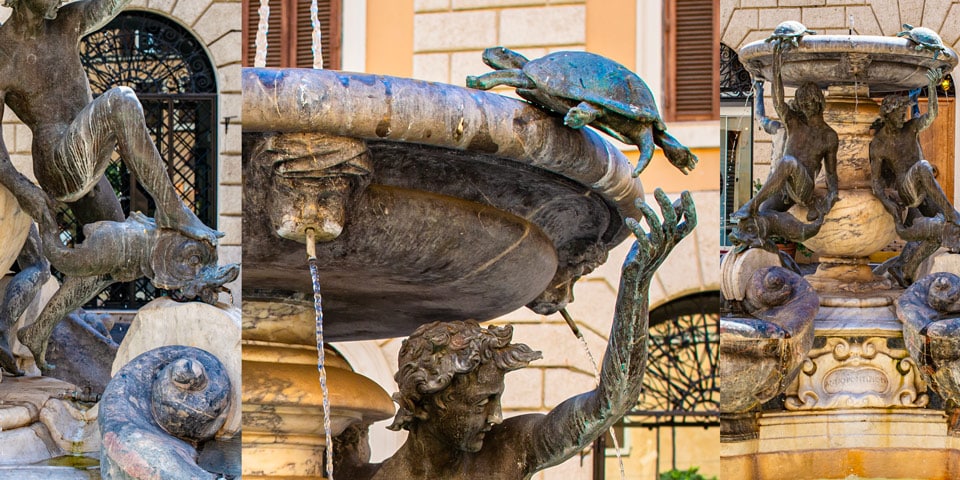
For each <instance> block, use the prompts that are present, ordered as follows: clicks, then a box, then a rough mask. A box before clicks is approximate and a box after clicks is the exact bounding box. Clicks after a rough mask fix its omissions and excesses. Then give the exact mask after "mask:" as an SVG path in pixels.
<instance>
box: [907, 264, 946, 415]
mask: <svg viewBox="0 0 960 480" xmlns="http://www.w3.org/2000/svg"><path fill="white" fill-rule="evenodd" d="M937 284H939V285H937ZM944 287H947V289H948V290H949V291H946V292H945V293H947V295H946V296H950V294H955V293H956V290H957V289H958V288H960V277H958V276H957V275H954V274H952V273H948V272H936V273H931V274H929V275H927V276H925V277H922V278H920V279H919V280H917V281H916V282H915V283H914V284H913V285H911V286H910V288H908V289H907V290H906V291H905V292H904V293H903V295H901V296H900V298H899V299H898V300H897V302H896V307H897V318H899V319H900V321H901V322H902V323H903V339H904V343H905V345H906V348H907V350H908V351H909V352H910V356H911V357H912V358H913V359H914V360H915V361H916V362H917V363H918V364H919V365H920V368H919V369H918V371H919V372H920V373H921V374H922V375H923V377H924V379H925V380H927V382H928V383H929V384H930V385H931V386H933V388H934V389H936V390H937V393H939V394H940V395H941V396H942V397H945V398H946V399H947V400H949V401H950V402H953V403H960V334H958V332H960V318H957V313H956V312H948V311H941V310H938V308H937V306H935V305H933V302H931V299H932V298H933V297H934V296H935V294H934V293H933V291H934V290H937V289H944ZM951 300H955V299H952V298H951ZM952 309H956V305H953V307H952Z"/></svg>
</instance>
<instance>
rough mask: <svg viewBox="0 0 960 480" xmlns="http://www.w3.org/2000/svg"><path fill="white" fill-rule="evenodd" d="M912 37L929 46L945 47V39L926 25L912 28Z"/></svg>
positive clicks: (915, 40)
mask: <svg viewBox="0 0 960 480" xmlns="http://www.w3.org/2000/svg"><path fill="white" fill-rule="evenodd" d="M910 39H911V40H913V41H914V42H917V43H919V44H921V45H925V46H927V47H934V48H936V47H940V48H942V47H943V40H941V39H940V35H937V32H934V31H933V30H930V29H929V28H925V27H916V28H913V29H911V30H910Z"/></svg>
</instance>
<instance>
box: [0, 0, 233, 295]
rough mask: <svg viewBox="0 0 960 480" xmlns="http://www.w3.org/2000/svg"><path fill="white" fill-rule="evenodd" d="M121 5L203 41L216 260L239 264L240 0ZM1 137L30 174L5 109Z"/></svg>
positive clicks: (20, 131) (20, 136)
mask: <svg viewBox="0 0 960 480" xmlns="http://www.w3.org/2000/svg"><path fill="white" fill-rule="evenodd" d="M127 9H128V10H145V11H150V12H154V13H158V14H161V15H163V16H166V17H168V18H172V19H174V20H176V21H177V22H178V23H180V25H182V26H183V27H185V28H186V29H187V30H188V31H189V32H190V33H191V34H193V35H194V36H195V37H197V38H198V39H199V40H200V41H201V42H202V43H203V45H204V46H205V48H206V50H207V54H208V55H209V56H210V59H211V63H212V64H213V65H214V67H215V68H216V69H217V71H218V72H217V91H218V92H219V93H220V95H219V103H218V105H217V109H218V115H217V116H218V121H217V123H218V129H219V130H218V133H217V137H218V145H217V152H218V153H219V164H218V165H217V174H218V179H217V184H218V190H217V209H218V217H219V218H218V225H217V228H219V229H220V230H221V231H223V232H224V233H226V236H225V237H224V238H222V239H221V240H220V249H219V254H220V263H235V262H240V252H241V249H240V230H241V228H240V218H241V217H240V216H241V214H242V209H241V205H240V198H241V195H240V189H241V174H240V173H241V172H240V105H241V103H242V102H241V96H240V53H241V50H240V48H239V46H240V43H241V36H240V21H239V19H240V16H241V13H242V9H241V3H240V0H133V1H132V2H131V3H130V5H129V6H128V7H127ZM9 15H10V9H9V8H0V18H2V19H6V18H7V17H8V16H9ZM227 118H229V119H230V121H229V126H228V124H227V120H226V119H227ZM3 138H4V140H5V141H6V144H7V148H8V149H9V150H10V156H11V158H12V159H13V162H14V164H15V165H16V166H17V168H18V169H19V170H20V171H21V172H23V173H25V174H27V175H28V176H30V177H31V178H32V177H33V165H32V157H31V155H30V145H31V142H32V138H33V137H32V135H31V133H30V129H28V128H27V127H26V126H25V125H23V124H22V123H21V122H20V120H19V119H18V118H16V115H14V114H13V112H11V111H10V110H9V109H5V111H4V115H3ZM241 275H242V272H241ZM227 287H229V288H230V289H231V290H233V291H235V292H236V294H235V295H234V299H233V302H234V303H235V304H236V305H238V306H239V304H240V295H239V292H240V279H237V280H236V281H235V282H233V283H230V284H227ZM221 300H223V301H226V298H225V297H224V298H221Z"/></svg>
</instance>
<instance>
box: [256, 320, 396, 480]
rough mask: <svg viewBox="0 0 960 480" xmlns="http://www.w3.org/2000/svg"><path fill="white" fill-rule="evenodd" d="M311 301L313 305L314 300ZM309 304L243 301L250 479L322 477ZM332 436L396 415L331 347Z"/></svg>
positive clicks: (317, 383)
mask: <svg viewBox="0 0 960 480" xmlns="http://www.w3.org/2000/svg"><path fill="white" fill-rule="evenodd" d="M311 305H312V304H311ZM303 306H304V305H285V304H282V303H276V302H263V303H260V302H247V301H244V315H243V322H244V332H243V478H245V479H314V478H315V479H320V478H322V476H323V470H324V463H323V462H324V460H323V459H324V448H325V447H326V438H325V431H324V417H323V391H322V390H321V388H320V380H319V378H320V375H319V371H318V370H317V348H316V340H315V319H314V317H313V315H307V313H306V312H307V310H306V309H304V308H302V307H303ZM325 360H326V371H327V387H328V391H329V402H330V411H331V412H330V424H331V434H332V435H333V436H336V435H338V434H340V433H342V432H343V431H344V429H346V428H347V427H348V426H350V425H353V424H355V423H361V424H370V423H373V422H375V421H378V420H384V419H387V418H390V417H391V416H393V414H394V407H393V402H392V401H391V400H390V396H389V395H387V392H385V391H384V390H383V389H382V388H380V386H379V385H377V384H376V383H375V382H373V381H372V380H370V379H368V378H366V377H364V376H362V375H359V374H357V373H354V372H353V369H352V368H351V367H350V365H349V364H348V363H347V362H346V361H345V360H344V359H343V358H342V357H340V356H339V355H338V354H337V353H336V352H335V351H333V350H331V349H329V348H328V349H326V350H325Z"/></svg>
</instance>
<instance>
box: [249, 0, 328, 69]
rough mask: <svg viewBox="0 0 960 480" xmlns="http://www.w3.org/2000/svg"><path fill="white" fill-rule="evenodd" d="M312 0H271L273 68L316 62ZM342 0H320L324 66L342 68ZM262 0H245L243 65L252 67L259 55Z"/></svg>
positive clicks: (269, 40) (269, 61)
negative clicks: (257, 40)
mask: <svg viewBox="0 0 960 480" xmlns="http://www.w3.org/2000/svg"><path fill="white" fill-rule="evenodd" d="M310 3H311V2H310V0H269V6H270V15H269V20H268V25H269V28H268V29H267V66H268V67H273V68H311V67H312V66H313V51H312V47H313V39H312V34H313V25H312V22H311V19H310ZM340 3H341V2H340V0H320V1H318V2H317V9H318V14H317V17H318V19H319V20H320V32H321V44H322V45H323V68H329V69H339V68H340V42H341V33H340V26H341V15H340V11H341V9H340ZM259 10H260V0H243V25H244V27H245V28H244V41H245V42H246V44H245V47H244V50H243V59H242V61H243V66H245V67H252V66H253V60H254V57H255V56H256V49H257V47H256V38H257V29H258V27H259V24H260V15H259V13H258V12H259Z"/></svg>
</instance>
